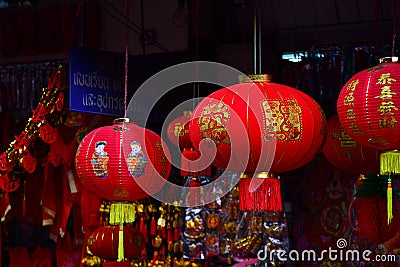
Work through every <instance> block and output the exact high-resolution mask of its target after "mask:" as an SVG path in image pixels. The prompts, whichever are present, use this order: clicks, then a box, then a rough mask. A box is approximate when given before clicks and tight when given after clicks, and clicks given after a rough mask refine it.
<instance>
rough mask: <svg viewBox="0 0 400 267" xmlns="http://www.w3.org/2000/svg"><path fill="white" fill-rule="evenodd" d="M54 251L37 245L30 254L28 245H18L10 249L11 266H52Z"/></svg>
mask: <svg viewBox="0 0 400 267" xmlns="http://www.w3.org/2000/svg"><path fill="white" fill-rule="evenodd" d="M53 257H54V255H53V251H52V250H51V249H50V248H46V247H43V248H42V247H39V246H38V247H36V248H35V250H34V252H33V253H32V254H30V253H29V252H28V251H27V248H26V247H22V246H16V247H14V248H12V249H11V250H10V264H9V265H8V266H9V267H52V266H53Z"/></svg>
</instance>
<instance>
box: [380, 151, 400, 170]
mask: <svg viewBox="0 0 400 267" xmlns="http://www.w3.org/2000/svg"><path fill="white" fill-rule="evenodd" d="M380 173H381V174H385V175H389V174H400V152H399V151H397V150H394V151H388V152H383V153H382V154H381V156H380Z"/></svg>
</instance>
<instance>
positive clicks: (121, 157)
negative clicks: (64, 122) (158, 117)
mask: <svg viewBox="0 0 400 267" xmlns="http://www.w3.org/2000/svg"><path fill="white" fill-rule="evenodd" d="M165 153H166V154H167V155H168V156H169V151H168V148H167V147H166V145H165V144H164V142H163V141H162V140H161V138H160V136H158V135H157V134H156V133H154V132H152V131H150V130H148V129H145V128H141V127H139V126H137V125H135V124H133V123H129V122H121V123H118V122H116V123H114V125H113V126H104V127H100V128H97V129H95V130H93V131H92V132H90V133H89V134H88V135H87V136H86V137H85V138H84V139H83V140H82V141H81V143H80V145H79V148H78V151H77V153H76V158H75V165H76V171H77V173H78V176H79V178H80V180H81V181H82V184H83V185H84V186H85V187H86V188H88V189H89V190H92V191H93V192H95V193H96V194H98V195H99V196H101V197H103V198H105V199H108V200H112V201H115V200H129V201H134V200H137V199H141V198H144V197H147V196H148V195H152V194H155V193H157V192H158V191H159V190H160V189H161V188H162V187H163V186H164V184H165V179H167V178H168V176H169V173H170V171H171V164H170V163H169V161H168V159H167V155H166V154H165ZM143 188H144V189H145V190H144V189H143Z"/></svg>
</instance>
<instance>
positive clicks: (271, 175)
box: [240, 172, 278, 178]
mask: <svg viewBox="0 0 400 267" xmlns="http://www.w3.org/2000/svg"><path fill="white" fill-rule="evenodd" d="M277 177H278V176H277V175H276V174H275V173H271V172H257V173H247V172H244V173H242V174H241V175H240V178H277Z"/></svg>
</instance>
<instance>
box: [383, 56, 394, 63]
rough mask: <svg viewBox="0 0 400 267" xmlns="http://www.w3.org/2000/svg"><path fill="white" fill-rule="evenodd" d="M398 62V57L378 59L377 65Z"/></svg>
mask: <svg viewBox="0 0 400 267" xmlns="http://www.w3.org/2000/svg"><path fill="white" fill-rule="evenodd" d="M387 62H399V58H398V57H383V58H380V59H379V63H387Z"/></svg>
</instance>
